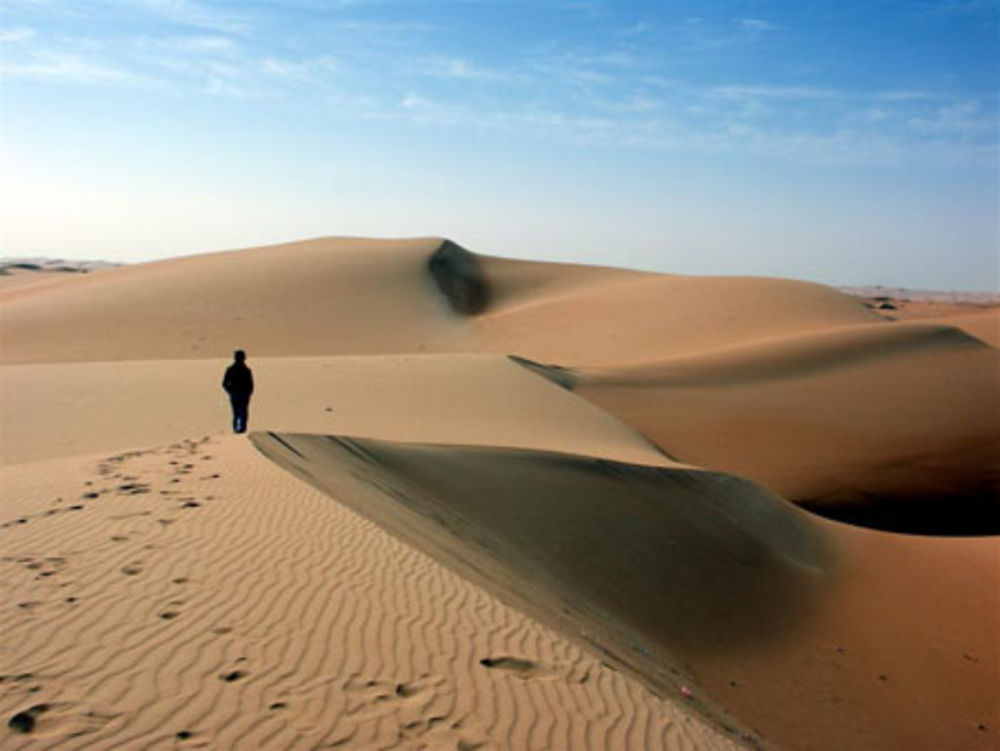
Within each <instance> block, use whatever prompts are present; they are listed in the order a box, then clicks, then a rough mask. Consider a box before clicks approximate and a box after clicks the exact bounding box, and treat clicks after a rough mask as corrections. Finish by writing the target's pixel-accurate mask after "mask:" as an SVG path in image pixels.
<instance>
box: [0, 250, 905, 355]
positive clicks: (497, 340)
mask: <svg viewBox="0 0 1000 751" xmlns="http://www.w3.org/2000/svg"><path fill="white" fill-rule="evenodd" d="M452 248H457V250H454V251H451V252H450V253H446V254H445V257H446V258H451V259H452V260H451V262H450V263H444V264H443V267H442V268H438V267H435V268H437V272H435V270H434V269H432V268H431V267H432V266H434V265H435V264H434V263H433V261H434V258H440V257H441V255H440V251H441V250H442V249H444V250H450V249H452ZM456 259H458V260H456ZM463 280H464V281H463ZM442 284H443V285H444V287H442V286H441V285H442ZM469 284H472V285H474V286H475V287H476V289H480V292H478V293H476V294H478V295H480V296H481V299H480V301H479V302H478V303H476V305H478V306H479V307H476V308H475V313H476V314H475V315H473V314H472V308H468V309H465V308H463V307H462V306H463V305H464V304H465V303H459V307H458V308H457V310H458V312H457V313H456V309H455V308H454V302H452V303H449V302H448V300H453V298H454V299H457V298H455V295H459V296H461V295H462V294H466V293H463V292H461V290H463V289H465V290H468V289H469ZM463 285H464V286H463ZM449 291H450V293H451V295H452V297H451V298H449V296H448V294H449ZM0 305H2V306H3V311H4V316H3V324H2V327H0V351H2V352H3V362H5V363H8V364H13V363H42V362H74V361H117V360H164V359H192V358H212V357H220V356H225V355H226V354H227V353H228V352H229V351H231V350H232V348H233V346H234V345H233V343H234V342H239V343H240V345H241V346H243V347H244V348H245V349H246V350H247V351H248V352H249V353H250V355H251V357H254V356H282V357H284V356H306V355H338V354H393V353H407V352H454V351H466V352H482V351H487V352H497V353H500V354H514V355H520V356H524V357H528V358H531V359H536V360H542V361H546V362H559V363H561V364H589V365H594V364H602V363H609V362H610V363H618V362H634V361H637V360H643V359H648V358H650V357H655V356H666V355H673V354H676V353H684V352H700V351H705V350H706V349H711V348H713V347H715V346H718V345H721V344H727V343H736V342H740V341H744V340H745V339H747V338H759V337H767V336H773V335H776V334H780V333H785V332H788V331H805V330H813V329H822V328H827V327H830V326H835V325H847V324H853V323H861V322H871V321H875V322H878V323H880V324H882V325H886V324H885V322H884V321H882V319H880V318H878V317H877V316H875V315H874V314H873V313H871V312H870V311H868V310H867V309H866V308H865V307H864V306H863V305H861V304H860V303H857V302H856V301H854V300H852V299H850V298H848V297H846V296H844V295H841V294H839V293H837V292H835V291H833V290H831V289H829V288H826V287H822V286H820V285H816V284H808V283H805V282H793V281H786V280H777V279H744V278H722V277H719V278H694V277H674V276H667V275H661V274H648V273H638V272H625V271H616V270H609V269H601V268H596V267H585V266H572V265H560V264H534V263H531V262H526V261H511V260H505V259H493V258H488V257H485V256H474V255H473V254H471V253H469V252H468V251H465V250H463V249H461V248H459V247H458V246H456V245H454V244H453V243H448V242H447V241H442V240H435V239H423V240H394V241H389V240H384V241H375V240H358V239H343V238H340V239H338V238H326V239H321V240H309V241H304V242H299V243H290V244H287V245H277V246H271V247H264V248H254V249H250V250H243V251H231V252H226V253H213V254H208V255H202V256H193V257H188V258H180V259H174V260H170V261H162V262H157V263H149V264H142V265H138V266H129V267H122V268H115V269H107V270H104V271H101V272H98V273H92V274H86V275H81V276H75V277H73V278H67V279H63V280H59V281H57V282H53V283H49V284H45V285H36V286H29V287H25V288H20V289H19V288H14V289H8V290H3V291H0ZM474 307H475V306H474Z"/></svg>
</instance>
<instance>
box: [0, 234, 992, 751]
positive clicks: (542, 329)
mask: <svg viewBox="0 0 1000 751" xmlns="http://www.w3.org/2000/svg"><path fill="white" fill-rule="evenodd" d="M882 296H883V295H881V294H880V295H871V296H870V299H865V298H864V296H863V295H862V296H859V297H852V296H849V295H846V294H843V293H841V292H839V291H837V290H834V289H832V288H829V287H825V286H822V285H818V284H813V283H808V282H799V281H790V280H781V279H764V278H750V277H685V276H679V275H665V274H652V273H642V272H632V271H625V270H619V269H607V268H599V267H587V266H573V265H561V264H551V263H534V262H527V261H514V260H508V259H502V258H496V257H489V256H483V255H476V254H473V253H470V252H468V251H466V250H464V249H462V248H461V247H459V246H458V245H456V244H454V243H452V242H450V241H446V240H445V241H443V240H441V239H439V238H420V239H410V240H368V239H357V238H321V239H316V240H309V241H304V242H298V243H291V244H287V245H280V246H270V247H264V248H254V249H247V250H239V251H229V252H221V253H213V254H207V255H201V256H193V257H186V258H179V259H173V260H168V261H162V262H156V263H147V264H141V265H135V266H125V267H119V268H95V269H93V270H90V271H89V273H86V274H74V273H66V272H54V271H51V270H47V269H45V268H39V269H23V268H22V269H15V270H14V271H12V272H11V273H9V274H6V275H3V276H0V355H2V365H0V463H2V464H0V490H2V496H3V502H2V506H0V539H2V541H3V542H2V546H0V552H2V563H3V566H4V568H3V571H4V576H3V586H4V589H5V591H4V595H3V600H2V602H3V609H2V610H0V633H2V634H3V640H2V651H0V713H2V714H0V717H2V718H3V720H4V727H3V728H2V729H0V733H2V736H0V737H2V738H3V743H2V744H0V745H2V746H3V747H4V748H12V749H19V748H25V749H27V748H31V749H36V748H37V749H42V748H50V749H57V748H58V749H73V748H97V749H132V748H136V749H140V748H141V749H147V748H148V749H154V748H212V749H223V748H240V749H246V748H262V749H286V748H287V749H299V748H301V749H314V748H345V749H369V748H401V749H402V748H410V749H418V748H428V749H475V748H483V749H486V748H492V749H539V750H541V749H645V748H649V749H668V750H669V751H687V750H688V749H698V750H701V749H705V750H708V749H726V750H728V749H738V748H756V749H788V750H796V751H798V750H801V751H812V750H813V749H819V750H824V749H829V750H830V751H835V750H836V751H840V750H841V749H872V750H873V751H874V750H876V749H898V748H906V749H956V751H957V750H958V749H963V750H964V749H992V748H997V747H998V738H1000V735H998V731H1000V709H998V708H1000V638H998V634H1000V539H998V536H997V535H998V534H1000V513H998V496H1000V388H998V384H1000V352H998V350H997V345H998V343H1000V341H998V340H1000V307H997V306H995V305H993V304H992V302H991V301H989V300H986V301H983V300H977V301H976V302H975V304H968V303H964V302H962V301H961V300H955V299H947V300H928V301H914V300H903V299H897V298H892V299H893V301H894V306H893V308H892V309H888V308H879V307H878V305H877V304H873V302H874V298H875V297H882ZM866 302H867V303H868V304H867V305H866V304H865V303H866ZM236 347H242V348H244V349H246V350H247V352H248V356H249V359H248V363H249V365H250V366H251V367H252V368H253V370H254V376H255V380H256V382H257V390H256V392H255V395H254V399H253V402H252V404H251V408H250V433H249V435H232V434H231V433H230V431H229V427H228V424H229V406H228V403H227V402H226V400H225V395H224V394H223V392H222V390H221V387H220V381H221V377H222V371H223V369H224V368H225V366H226V364H227V363H228V362H229V356H230V355H231V353H232V350H233V349H234V348H236Z"/></svg>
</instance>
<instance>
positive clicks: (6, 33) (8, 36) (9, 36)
mask: <svg viewBox="0 0 1000 751" xmlns="http://www.w3.org/2000/svg"><path fill="white" fill-rule="evenodd" d="M33 36H35V30H34V29H29V28H27V27H26V26H16V27H14V28H11V29H0V42H5V43H8V44H9V43H12V42H24V41H26V40H28V39H31V38H32V37H33Z"/></svg>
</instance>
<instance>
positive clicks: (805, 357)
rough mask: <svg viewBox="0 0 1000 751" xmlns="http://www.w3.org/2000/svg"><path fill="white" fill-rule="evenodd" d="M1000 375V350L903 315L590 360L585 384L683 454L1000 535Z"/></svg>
mask: <svg viewBox="0 0 1000 751" xmlns="http://www.w3.org/2000/svg"><path fill="white" fill-rule="evenodd" d="M564 378H565V376H564ZM998 384H1000V353H998V352H997V350H996V349H994V348H992V347H990V346H988V345H986V344H984V343H982V342H981V341H980V340H978V339H974V338H972V337H971V336H969V335H967V334H965V333H963V332H961V331H959V330H957V329H955V328H951V327H945V326H941V325H933V324H921V323H898V324H892V325H889V326H863V327H854V328H848V327H845V328H841V329H836V330H832V331H829V332H822V333H819V334H810V335H808V336H793V337H786V338H784V339H781V340H771V341H768V342H764V343H754V344H750V345H745V346H743V347H732V348H727V349H719V350H717V351H715V352H713V353H711V354H708V355H704V356H700V357H691V358H676V359H672V360H661V361H658V362H651V363H645V364H642V365H635V366H626V367H619V368H605V369H582V370H580V371H579V373H578V374H577V377H576V381H575V389H576V391H577V393H579V394H580V395H581V396H584V397H585V398H587V399H590V400H591V401H593V402H594V403H596V404H598V405H600V406H602V407H604V408H605V409H608V410H609V411H611V412H612V413H614V414H616V415H618V416H619V417H621V418H622V419H623V420H625V421H626V422H627V423H629V424H631V425H634V426H635V427H637V428H638V429H639V430H640V431H642V432H643V433H644V434H645V435H646V436H648V437H649V438H650V439H651V440H653V441H654V442H655V443H657V444H658V445H659V446H661V447H662V448H663V449H664V450H665V451H667V452H669V453H670V454H671V455H673V456H675V457H677V458H679V459H680V460H682V461H685V462H688V463H692V464H696V465H700V466H708V467H714V468H718V469H724V470H726V471H729V472H733V473H736V474H739V475H742V476H745V477H748V478H751V479H753V480H755V481H757V482H759V483H761V484H763V485H765V486H766V487H769V488H770V489H771V490H773V491H774V492H776V493H778V494H780V495H782V496H785V497H787V498H790V499H793V500H796V501H807V502H810V503H811V504H812V505H813V506H814V507H817V508H821V507H823V506H829V507H833V506H841V507H843V508H845V509H846V510H847V511H850V509H849V508H848V507H849V506H851V505H852V504H855V505H858V504H860V505H865V504H871V503H875V502H877V503H878V504H879V505H880V506H882V508H883V509H884V510H885V511H886V513H888V514H890V515H891V513H892V510H893V509H892V506H893V505H896V506H897V507H898V504H916V503H918V502H919V503H920V505H921V508H922V512H921V513H922V514H923V515H926V517H927V518H926V519H913V520H912V524H914V525H916V526H913V527H907V528H908V529H911V531H920V532H929V533H934V532H935V531H937V532H946V531H950V532H960V531H964V533H966V534H975V533H976V532H977V531H980V532H983V533H986V532H997V531H1000V529H998V519H1000V513H998V511H1000V508H998V505H997V498H998V497H1000V386H998ZM966 515H967V518H965V519H964V520H963V519H961V518H960V517H965V516H966ZM983 525H986V526H983Z"/></svg>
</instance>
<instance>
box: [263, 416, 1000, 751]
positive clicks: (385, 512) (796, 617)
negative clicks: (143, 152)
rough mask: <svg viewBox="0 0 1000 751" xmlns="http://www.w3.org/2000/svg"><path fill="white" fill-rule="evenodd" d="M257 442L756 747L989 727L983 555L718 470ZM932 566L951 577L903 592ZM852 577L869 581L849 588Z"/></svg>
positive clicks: (925, 738) (966, 737)
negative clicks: (805, 507) (815, 510)
mask: <svg viewBox="0 0 1000 751" xmlns="http://www.w3.org/2000/svg"><path fill="white" fill-rule="evenodd" d="M253 438H254V442H255V444H256V445H257V447H258V448H259V449H260V450H261V451H263V452H264V453H265V454H266V455H268V456H269V457H271V458H272V459H274V460H275V461H277V462H278V463H280V464H282V465H283V466H285V467H287V468H289V469H290V470H291V471H293V472H294V473H295V474H297V475H299V476H300V477H303V478H304V479H306V480H308V481H309V482H311V483H312V484H314V485H316V486H317V487H319V488H322V489H323V490H325V491H327V492H328V493H330V494H331V495H332V496H333V497H334V498H338V499H340V500H342V501H343V502H344V503H346V504H348V505H350V506H352V507H353V508H355V509H357V510H359V511H360V512H361V513H363V514H365V515H366V516H368V517H370V518H372V519H374V520H375V521H377V522H378V523H379V524H380V526H383V527H385V528H387V529H389V530H390V531H392V532H393V533H394V534H397V535H399V536H400V537H402V539H404V540H406V541H408V542H410V543H411V544H414V545H417V546H418V547H421V548H423V549H425V550H428V551H429V552H431V554H433V555H435V556H436V557H438V558H439V559H440V560H443V561H445V562H446V563H447V564H448V565H449V567H451V568H453V569H455V570H458V571H460V572H461V573H463V575H465V576H467V577H469V578H472V579H473V580H475V581H478V582H481V583H484V584H486V585H487V586H488V587H489V588H491V589H492V590H493V591H498V592H501V593H503V595H504V596H505V597H506V598H508V599H510V600H511V601H513V602H515V603H516V604H517V605H518V606H519V607H520V608H522V609H524V610H526V611H528V612H530V613H533V614H535V615H536V616H538V617H540V618H543V619H546V620H548V621H549V622H551V623H554V624H557V625H558V626H559V628H560V629H561V630H562V631H564V632H566V633H570V634H573V635H574V636H575V637H576V638H577V640H579V641H581V642H583V643H587V644H589V645H590V646H591V648H592V649H596V650H597V651H598V653H603V654H604V655H605V657H606V659H607V660H609V661H611V662H612V663H613V664H616V665H618V666H620V667H623V668H625V669H627V670H629V671H630V672H632V673H633V674H635V675H637V676H639V677H640V678H641V679H642V680H643V681H645V682H646V683H647V685H649V686H651V687H652V688H653V689H654V690H655V691H657V692H660V693H663V694H667V695H673V696H678V697H681V696H684V697H688V701H689V702H690V703H691V705H692V706H693V707H695V708H697V709H699V710H700V711H702V712H703V713H705V714H707V715H708V716H710V717H712V718H713V719H714V720H715V721H716V722H717V723H718V724H720V725H721V726H722V727H725V728H728V729H729V730H730V732H731V733H733V734H734V735H737V736H739V737H740V738H741V739H742V740H743V741H744V742H746V743H748V744H750V745H751V746H754V747H765V746H771V747H775V748H784V749H803V751H805V750H807V749H808V750H809V751H822V750H823V749H831V750H837V751H839V750H840V749H844V748H852V749H858V750H863V749H873V750H874V749H887V748H927V749H931V748H934V749H956V750H957V749H974V748H981V749H986V748H989V747H991V745H992V740H993V739H992V738H991V737H990V736H988V735H987V734H986V733H985V732H984V731H983V730H982V729H981V728H990V727H993V723H995V722H996V720H997V719H998V713H997V708H996V706H995V705H993V704H992V703H991V698H990V697H991V691H992V688H991V687H992V686H995V682H996V681H997V680H998V679H1000V673H998V672H997V662H996V657H997V656H998V652H997V644H996V641H995V638H994V637H995V634H996V629H997V628H998V627H1000V621H998V619H997V613H996V611H995V610H992V611H991V610H990V609H989V608H988V607H987V610H986V611H983V610H982V608H983V606H984V605H985V606H988V605H989V604H990V603H991V602H992V601H993V599H994V598H995V589H994V587H995V585H996V583H997V582H996V572H995V571H992V572H991V567H992V566H993V564H994V563H995V547H994V546H992V545H987V544H978V545H968V544H966V545H961V546H960V545H956V544H955V542H954V541H948V540H923V539H918V538H911V539H909V540H907V539H905V538H903V539H899V538H897V539H888V540H886V539H883V538H885V536H884V535H879V534H878V533H869V532H864V531H860V530H856V529H852V528H840V527H838V526H835V525H831V524H830V523H828V522H822V521H820V520H818V519H816V518H815V517H811V516H809V515H807V514H804V513H803V512H801V511H798V510H797V509H796V508H795V507H793V506H791V505H789V504H787V503H785V502H783V501H781V500H780V499H778V498H776V497H774V496H770V495H769V494H767V493H766V492H764V491H761V490H759V489H757V488H755V487H754V486H753V485H752V484H750V483H748V482H746V481H743V480H739V479H738V478H734V477H731V476H725V475H721V474H718V473H713V472H704V471H697V470H690V469H681V468H652V467H639V466H635V465H626V464H622V463H618V462H610V461H603V460H595V459H589V458H582V457H574V456H570V455H566V454H554V453H548V452H538V451H524V450H517V451H516V450H509V449H489V448H475V449H472V448H462V447H435V446H427V445H401V444H389V443H386V442H382V441H374V440H370V439H351V438H344V437H327V436H306V435H293V434H283V435H276V434H268V435H264V434H255V435H254V437H253ZM930 562H933V565H934V566H937V567H940V568H941V569H943V570H938V571H937V573H936V575H935V576H941V577H943V578H945V579H947V580H948V581H949V584H948V586H945V587H942V586H938V585H935V584H934V583H931V582H926V581H924V582H922V583H921V584H919V585H918V586H917V587H915V586H914V582H913V576H914V574H915V573H916V572H918V571H922V570H926V569H927V567H928V563H930ZM859 575H860V576H865V577H872V578H870V579H868V580H867V581H866V583H865V584H864V585H863V586H858V582H857V581H856V577H857V576H859ZM980 576H981V577H982V578H978V577H980ZM902 634H905V638H901V635H902ZM924 676H934V680H933V681H928V680H923V679H922V677H924ZM876 687H877V688H876ZM709 696H711V697H712V699H709V698H708V697H709ZM713 700H714V701H713ZM717 702H718V703H717ZM791 706H794V708H795V710H794V712H790V711H789V707H791ZM915 708H919V709H915ZM730 712H731V714H730ZM741 723H745V724H741ZM751 723H752V724H751ZM751 727H752V730H751V729H750V728H751Z"/></svg>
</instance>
